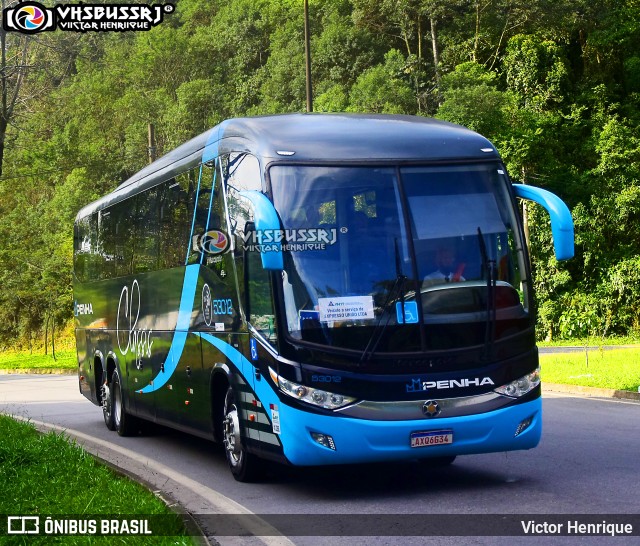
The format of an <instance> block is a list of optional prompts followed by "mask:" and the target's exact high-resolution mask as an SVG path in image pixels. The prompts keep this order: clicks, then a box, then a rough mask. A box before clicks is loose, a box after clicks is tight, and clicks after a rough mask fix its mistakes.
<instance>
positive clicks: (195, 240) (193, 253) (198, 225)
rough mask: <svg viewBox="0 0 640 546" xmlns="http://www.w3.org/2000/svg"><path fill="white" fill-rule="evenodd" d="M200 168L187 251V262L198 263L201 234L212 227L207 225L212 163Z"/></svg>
mask: <svg viewBox="0 0 640 546" xmlns="http://www.w3.org/2000/svg"><path fill="white" fill-rule="evenodd" d="M201 168H202V170H201V171H198V176H199V181H200V183H199V186H198V191H197V197H198V198H197V201H196V203H195V217H194V219H193V233H191V243H190V251H189V259H188V262H187V263H189V264H195V263H200V258H201V257H202V256H201V255H202V252H201V249H202V247H201V245H200V243H201V242H202V241H201V238H202V236H203V235H204V233H205V232H206V231H207V230H210V229H212V226H210V225H209V205H211V204H212V195H211V192H212V186H213V176H214V169H213V166H212V165H202V166H201Z"/></svg>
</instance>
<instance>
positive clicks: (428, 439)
mask: <svg viewBox="0 0 640 546" xmlns="http://www.w3.org/2000/svg"><path fill="white" fill-rule="evenodd" d="M452 443H453V430H431V431H429V432H412V433H411V447H432V446H442V445H446V444H452Z"/></svg>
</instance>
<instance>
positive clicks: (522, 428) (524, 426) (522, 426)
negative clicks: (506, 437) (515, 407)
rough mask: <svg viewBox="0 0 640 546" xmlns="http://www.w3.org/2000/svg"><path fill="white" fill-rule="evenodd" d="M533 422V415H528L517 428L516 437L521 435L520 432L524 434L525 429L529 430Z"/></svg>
mask: <svg viewBox="0 0 640 546" xmlns="http://www.w3.org/2000/svg"><path fill="white" fill-rule="evenodd" d="M531 423H533V415H532V416H530V417H527V418H526V419H525V420H524V421H522V422H521V423H520V424H519V425H518V427H517V428H516V433H515V434H514V436H513V437H514V438H515V437H517V436H520V434H522V433H523V432H524V431H525V430H527V429H528V428H529V427H530V426H531Z"/></svg>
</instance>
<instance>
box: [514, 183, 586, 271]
mask: <svg viewBox="0 0 640 546" xmlns="http://www.w3.org/2000/svg"><path fill="white" fill-rule="evenodd" d="M513 188H514V190H515V193H516V197H521V198H522V199H527V200H528V201H533V202H535V203H538V204H540V205H542V206H543V207H544V208H545V209H546V211H547V212H548V213H549V216H550V218H551V233H552V234H553V248H554V250H555V254H556V259H557V260H568V259H570V258H573V253H574V233H573V218H572V217H571V212H570V211H569V208H568V207H567V205H565V203H564V201H563V200H562V199H560V198H559V197H558V196H557V195H555V194H554V193H551V192H550V191H547V190H543V189H542V188H536V187H535V186H528V185H526V184H513Z"/></svg>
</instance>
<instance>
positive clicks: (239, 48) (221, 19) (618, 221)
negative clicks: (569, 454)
mask: <svg viewBox="0 0 640 546" xmlns="http://www.w3.org/2000/svg"><path fill="white" fill-rule="evenodd" d="M310 9H311V14H310V15H311V35H312V40H311V50H312V58H313V87H314V105H315V109H316V110H318V111H351V112H389V113H407V114H419V115H429V116H436V117H439V118H441V119H445V120H449V121H453V122H455V123H460V124H462V125H466V126H468V127H470V128H472V129H474V130H477V131H479V132H481V133H483V134H484V135H485V136H487V137H488V138H490V139H491V140H492V141H493V142H494V143H495V145H496V146H497V148H498V149H499V151H500V152H501V154H502V156H503V158H504V160H505V163H506V164H507V167H508V169H509V171H510V173H511V175H512V177H513V178H515V179H516V180H518V181H521V182H525V183H530V184H535V185H539V186H542V187H545V188H548V189H550V190H551V191H554V192H556V193H557V194H558V195H560V196H561V197H562V198H563V199H564V200H565V201H566V202H567V203H568V204H569V205H570V208H571V209H572V212H573V215H574V219H575V222H576V243H577V245H576V258H574V259H573V260H572V261H570V262H568V263H562V264H560V263H558V262H556V261H555V259H554V258H553V249H552V241H551V236H550V233H549V230H548V220H547V219H546V217H545V213H544V212H543V211H541V210H539V209H538V208H537V207H535V206H530V207H528V219H529V224H530V229H531V253H532V257H533V262H534V273H535V285H536V289H537V295H538V310H539V313H538V315H539V325H540V328H539V332H540V335H541V336H543V337H559V336H560V337H570V336H576V335H595V334H597V335H606V334H610V333H618V334H624V333H630V332H632V331H638V330H640V315H639V311H638V310H639V309H640V305H639V304H640V272H639V271H640V269H639V268H640V252H639V247H638V245H639V243H638V242H639V241H640V137H639V136H638V135H639V133H638V127H639V125H640V55H639V54H638V51H640V3H639V2H638V1H637V0H589V1H587V0H527V1H524V0H447V1H445V0H375V1H374V0H310ZM2 32H3V33H2V40H3V44H4V46H3V51H4V53H5V57H4V60H3V63H4V64H3V66H2V67H0V71H1V75H2V85H3V97H4V96H6V100H5V99H4V98H3V101H5V102H3V110H2V112H0V146H2V145H4V154H2V153H0V165H1V167H2V171H1V175H0V346H1V345H7V344H11V343H15V342H16V341H17V340H22V341H28V340H30V339H33V338H34V337H35V336H40V335H41V332H42V328H43V325H44V323H45V321H46V320H50V318H51V317H53V318H54V319H55V320H56V321H57V323H58V325H62V324H63V323H65V322H66V321H68V320H69V318H70V316H71V311H72V296H71V289H70V280H71V274H70V271H71V261H72V260H71V258H72V256H71V252H72V249H71V246H72V225H73V219H74V217H75V214H76V212H77V210H79V209H80V208H81V207H82V206H83V205H84V204H86V203H88V202H90V201H92V200H93V199H95V198H96V197H97V196H99V195H102V194H104V193H105V192H107V191H110V190H112V189H113V188H114V187H116V185H117V184H119V183H120V182H121V181H122V180H123V179H124V178H126V177H127V176H129V175H131V174H132V173H134V172H136V171H137V170H139V169H140V168H141V167H143V166H144V165H145V164H146V163H147V161H148V155H147V152H148V150H147V146H148V143H147V125H148V124H149V123H153V124H154V126H155V128H156V140H157V142H156V144H157V148H158V152H159V153H164V152H167V151H169V150H170V149H172V148H173V147H175V146H176V145H178V144H180V143H181V142H184V141H185V140H187V139H189V138H191V137H193V136H195V135H197V134H199V133H201V132H203V131H204V130H206V129H207V128H209V127H212V126H213V125H215V124H216V123H218V122H220V121H221V120H223V119H225V118H228V117H233V116H241V115H254V114H264V113H279V112H293V111H302V110H303V109H304V107H305V81H304V78H305V71H304V46H303V14H302V5H301V2H299V1H297V0H218V1H216V2H214V3H211V4H210V5H209V4H208V5H207V7H206V9H203V4H202V3H201V2H199V1H197V0H180V1H179V2H177V10H176V12H175V13H173V14H171V15H168V16H166V18H165V21H164V22H163V23H162V24H161V25H159V26H157V27H155V28H154V29H153V30H151V31H149V32H139V33H111V34H108V33H107V34H98V33H90V32H88V33H85V34H80V33H78V34H74V33H68V32H60V31H58V32H53V33H43V34H41V35H37V36H36V37H34V38H30V39H29V40H27V39H26V38H24V37H22V36H21V35H18V34H15V33H6V32H4V31H2ZM9 107H10V108H9Z"/></svg>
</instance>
